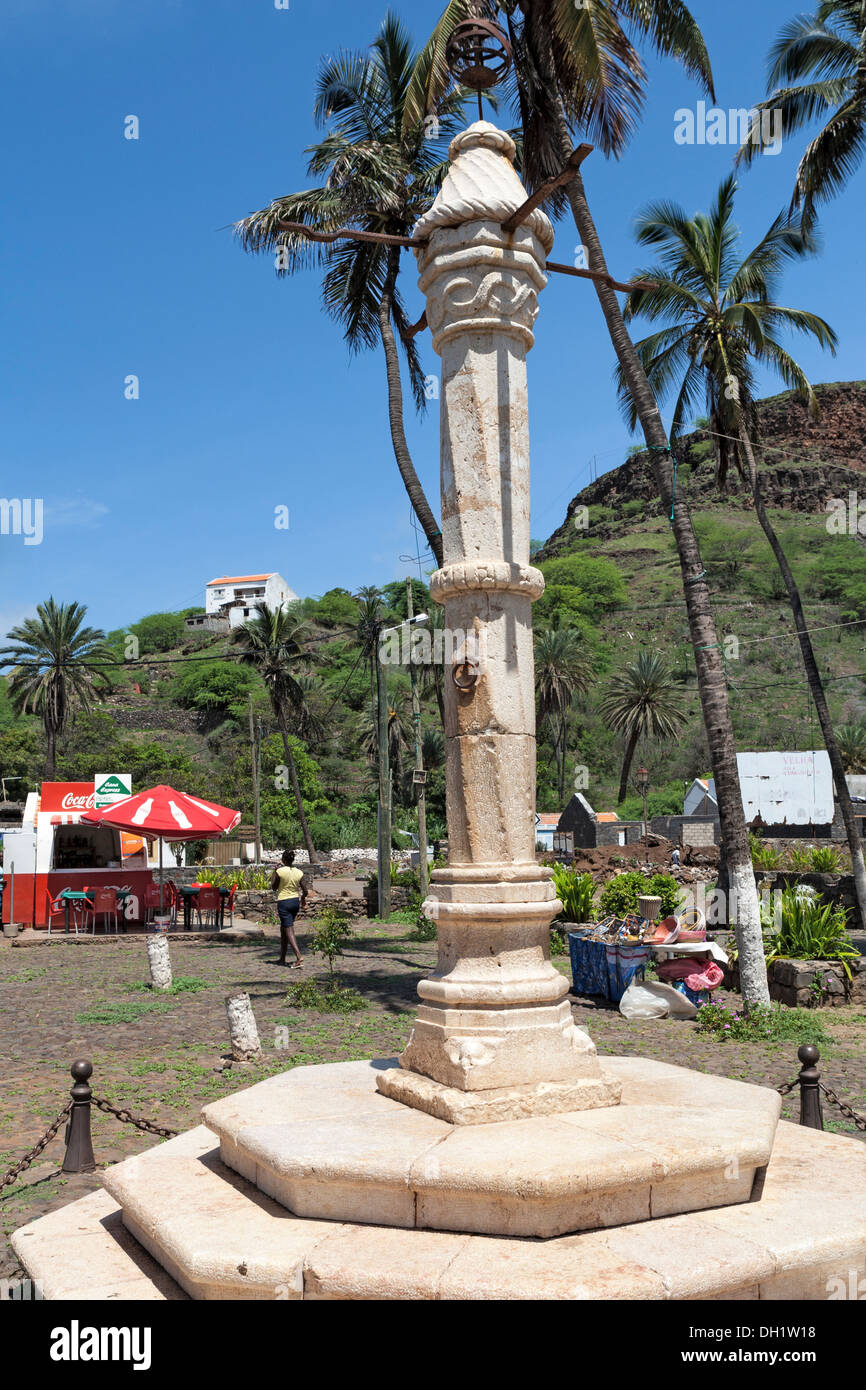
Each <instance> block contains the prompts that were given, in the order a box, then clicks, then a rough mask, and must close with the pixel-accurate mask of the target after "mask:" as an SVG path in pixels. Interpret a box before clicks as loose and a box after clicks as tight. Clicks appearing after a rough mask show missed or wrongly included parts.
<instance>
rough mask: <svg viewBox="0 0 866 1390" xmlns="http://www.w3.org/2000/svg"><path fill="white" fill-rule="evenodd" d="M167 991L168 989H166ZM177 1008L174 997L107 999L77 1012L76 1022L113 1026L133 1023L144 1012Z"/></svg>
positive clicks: (161, 1011)
mask: <svg viewBox="0 0 866 1390" xmlns="http://www.w3.org/2000/svg"><path fill="white" fill-rule="evenodd" d="M166 992H167V991H166ZM174 1008H176V1005H175V1002H174V1000H173V999H166V998H163V997H162V996H158V995H155V994H154V995H150V996H149V997H147V998H144V999H122V1000H117V1001H116V1002H114V1003H111V1002H109V1001H108V1000H106V1001H105V1002H103V1003H101V1004H94V1005H93V1007H92V1008H90V1009H85V1011H84V1013H80V1014H76V1015H75V1021H76V1023H102V1024H105V1025H108V1026H111V1025H112V1024H115V1023H133V1022H134V1021H135V1020H136V1019H137V1018H141V1017H142V1015H143V1014H167V1013H170V1012H171V1010H172V1009H174Z"/></svg>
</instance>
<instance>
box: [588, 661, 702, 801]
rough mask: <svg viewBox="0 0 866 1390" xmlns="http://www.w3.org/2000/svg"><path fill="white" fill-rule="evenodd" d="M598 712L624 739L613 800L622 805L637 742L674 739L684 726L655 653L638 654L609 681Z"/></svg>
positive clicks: (672, 684)
mask: <svg viewBox="0 0 866 1390" xmlns="http://www.w3.org/2000/svg"><path fill="white" fill-rule="evenodd" d="M598 708H599V712H600V714H601V717H602V719H603V720H604V722H605V724H607V726H608V728H609V729H613V731H614V733H617V734H622V735H623V737H624V739H625V754H624V756H623V760H622V773H621V775H620V779H619V796H618V797H617V801H624V800H625V797H626V793H627V792H628V775H629V772H630V771H631V764H632V758H633V757H634V750H635V748H636V747H637V742H638V739H640V738H659V739H661V738H665V739H673V738H676V737H677V734H678V733H679V732H680V729H681V728H682V727H683V724H684V723H685V718H686V716H685V712H684V710H683V707H682V704H681V702H680V699H679V694H678V691H677V682H676V680H675V678H674V676H673V673H672V672H671V670H670V668H669V666H668V665H667V664H666V662H665V661H664V658H663V657H661V656H660V655H659V653H658V652H638V654H637V656H636V657H635V659H634V661H630V662H629V663H628V665H627V666H625V667H624V668H623V669H622V671H618V672H617V674H616V675H615V676H612V677H611V679H610V681H609V683H608V687H607V690H606V691H605V692H604V694H603V695H602V697H601V700H600V701H599V706H598Z"/></svg>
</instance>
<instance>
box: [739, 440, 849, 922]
mask: <svg viewBox="0 0 866 1390" xmlns="http://www.w3.org/2000/svg"><path fill="white" fill-rule="evenodd" d="M739 434H740V440H741V442H742V445H743V453H744V454H745V458H746V465H747V467H748V470H749V483H750V485H751V489H752V497H753V498H754V502H755V515H756V516H757V518H758V521H759V523H760V526H761V530H762V531H763V532H764V535H765V536H766V537H767V540H768V541H769V543H770V549H771V550H772V552H773V555H774V556H775V558H776V564H777V565H778V566H779V572H780V573H781V575H782V578H783V579H784V581H785V588H786V589H787V591H788V602H789V603H790V605H791V612H792V613H793V615H794V624H795V626H796V629H797V640H798V641H799V643H800V651H801V653H802V655H803V665H804V667H805V669H806V680H807V681H808V683H809V691H810V693H811V696H812V699H813V700H814V702H815V709H816V710H817V713H818V722H819V724H820V725H821V733H822V735H823V737H824V746H825V748H826V749H827V754H828V756H829V759H830V767H831V769H832V772H833V785H834V787H835V789H836V800H837V802H838V803H839V810H840V811H841V813H842V820H843V822H844V825H845V834H846V835H847V837H848V847H849V849H850V851H851V870H852V873H853V876H854V891H855V894H856V897H857V908H858V912H859V915H860V926H861V927H866V865H864V862H863V843H862V841H861V839H860V833H859V831H858V829H857V822H856V819H855V817H854V807H853V805H852V804H851V794H850V792H849V791H848V783H847V782H846V780H845V764H844V762H843V761H842V754H841V753H840V751H839V745H838V743H837V742H836V734H835V731H834V729H833V721H832V719H831V718H830V710H829V708H828V706H827V696H826V694H825V692H824V683H823V681H822V680H821V673H820V671H819V669H818V663H817V661H816V660H815V652H814V650H813V648H812V640H811V638H810V636H809V630H808V626H807V624H806V615H805V613H804V612H803V604H802V600H801V598H800V590H799V588H798V586H797V581H796V579H795V578H794V574H793V572H792V570H791V566H790V565H789V564H788V557H787V555H786V554H785V552H784V550H783V548H782V544H781V542H780V540H779V537H778V536H777V535H776V531H775V527H774V526H773V523H772V521H771V520H770V517H769V515H768V514H767V509H766V506H765V505H764V498H763V493H762V489H761V480H760V477H759V474H758V469H757V465H756V462H755V453H754V449H753V447H752V441H751V439H750V438H749V434H748V431H747V429H746V427H745V424H744V423H743V421H742V420H741V421H740V427H739Z"/></svg>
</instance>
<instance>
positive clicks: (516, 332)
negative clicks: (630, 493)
mask: <svg viewBox="0 0 866 1390" xmlns="http://www.w3.org/2000/svg"><path fill="white" fill-rule="evenodd" d="M514 153H515V147H514V143H513V141H512V140H511V139H510V137H509V136H508V135H506V134H505V132H504V131H501V130H497V129H496V127H495V126H492V125H490V124H488V123H487V122H486V121H479V122H477V123H476V124H475V125H473V126H471V127H470V128H469V129H468V130H466V131H463V132H462V133H461V134H460V135H458V136H457V137H456V138H455V139H454V140H453V141H452V143H451V148H450V156H451V168H450V171H449V173H448V176H447V178H446V180H445V182H444V184H443V186H442V189H441V191H440V193H439V195H438V197H437V198H436V201H435V202H434V204H433V206H432V207H431V208H430V210H429V212H427V213H426V214H425V215H424V217H422V218H421V221H420V222H419V223H418V226H417V227H416V229H415V235H416V236H417V237H427V238H429V240H428V244H427V245H426V246H425V247H424V248H423V249H422V250H420V251H419V252H418V253H417V254H418V262H419V267H420V271H421V276H420V281H419V283H420V286H421V289H422V290H423V291H424V293H425V295H426V297H427V321H428V323H429V325H430V329H431V332H432V335H433V346H434V348H435V349H436V351H437V352H438V353H439V354H440V356H441V359H442V387H441V402H442V405H441V430H442V440H441V456H442V528H443V550H444V557H445V563H444V565H443V567H442V569H440V570H437V571H436V573H435V574H434V575H433V578H432V581H431V592H432V595H433V598H434V599H435V600H436V602H438V603H442V604H444V607H445V626H446V629H447V630H448V631H449V632H450V633H451V634H452V636H453V637H454V642H455V651H454V663H453V667H452V669H451V670H446V672H445V724H446V730H445V732H446V748H447V753H446V780H447V804H448V842H449V849H450V855H449V867H448V868H447V869H438V870H436V871H435V872H434V874H433V876H432V885H431V895H430V898H429V899H428V900H427V903H426V906H425V911H426V912H427V913H428V915H429V916H430V917H432V918H434V919H435V921H436V923H437V926H438V936H439V959H438V963H437V967H436V970H435V971H434V972H433V974H432V975H431V976H430V977H429V978H428V979H426V980H423V981H422V982H421V984H420V985H419V987H418V993H419V995H420V998H421V1005H420V1008H419V1010H418V1018H417V1022H416V1024H415V1028H414V1030H413V1032H412V1036H411V1038H410V1039H409V1043H408V1045H407V1047H406V1049H405V1051H404V1052H403V1055H402V1056H401V1058H400V1063H401V1070H399V1071H398V1070H397V1069H396V1068H395V1069H392V1070H389V1071H385V1072H383V1073H382V1074H381V1075H380V1077H379V1079H378V1086H379V1090H380V1091H383V1092H384V1093H385V1094H386V1095H388V1096H392V1097H393V1098H395V1099H398V1100H402V1101H404V1102H405V1103H407V1104H409V1105H413V1106H416V1107H418V1108H420V1109H423V1110H426V1111H429V1112H430V1113H431V1114H434V1115H436V1116H438V1117H439V1118H441V1119H445V1120H449V1121H451V1122H452V1123H457V1124H461V1123H462V1124H470V1123H471V1124H479V1123H485V1122H487V1121H494V1120H505V1119H516V1118H520V1117H522V1116H529V1115H538V1114H545V1113H552V1112H556V1111H568V1110H582V1109H587V1108H591V1107H597V1106H606V1105H613V1104H616V1103H617V1102H618V1101H619V1098H620V1086H619V1083H618V1082H616V1081H614V1080H613V1078H610V1077H606V1076H604V1075H603V1074H602V1072H601V1069H600V1067H599V1064H598V1060H597V1057H596V1052H595V1047H594V1046H593V1044H592V1042H591V1040H590V1038H589V1037H588V1036H587V1034H586V1033H584V1032H582V1031H581V1030H580V1029H578V1028H576V1027H575V1026H574V1024H573V1023H572V1018H571V1008H570V1005H569V1003H568V1001H567V999H566V998H565V995H566V994H567V993H568V983H567V981H566V980H565V979H564V978H563V976H562V975H560V973H559V972H558V971H557V970H556V969H555V968H554V966H553V965H551V963H550V959H549V954H550V952H549V942H550V931H549V928H550V923H551V922H552V920H553V918H554V917H555V916H556V914H557V912H558V911H559V903H558V902H557V900H556V896H555V891H554V888H553V884H552V882H551V878H552V875H551V873H550V870H549V869H547V868H545V867H542V866H540V865H537V864H536V862H535V688H534V663H533V650H532V603H533V600H535V599H537V598H538V597H539V596H540V594H541V593H542V591H543V589H544V580H543V578H542V576H541V574H540V573H539V571H538V570H536V569H533V568H532V567H531V566H530V564H529V420H528V406H527V387H526V353H527V351H528V350H529V348H531V347H532V344H533V341H534V339H533V334H532V325H533V323H534V321H535V318H536V315H537V313H538V292H539V290H541V289H543V288H544V286H545V284H546V283H547V279H546V276H545V273H544V266H545V261H546V255H547V252H548V251H549V250H550V248H551V246H552V245H553V230H552V228H551V225H550V222H549V220H548V218H547V217H546V216H545V215H544V213H543V212H541V211H540V210H536V211H534V212H532V213H531V214H530V216H529V217H528V218H527V219H526V221H525V222H523V223H522V224H521V225H520V226H519V227H518V228H517V230H516V231H515V232H513V233H510V234H509V233H506V232H503V230H502V227H501V225H500V224H501V223H502V222H503V221H504V220H506V219H507V218H508V217H509V216H510V215H511V213H513V212H514V211H515V210H516V208H518V207H519V206H520V205H521V204H522V203H523V202H524V201H525V200H526V193H525V190H524V188H523V186H522V184H521V182H520V180H519V179H518V177H517V175H516V173H515V172H514V168H513V165H512V163H511V160H512V158H513V156H514Z"/></svg>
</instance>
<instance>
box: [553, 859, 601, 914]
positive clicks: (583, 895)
mask: <svg viewBox="0 0 866 1390" xmlns="http://www.w3.org/2000/svg"><path fill="white" fill-rule="evenodd" d="M552 869H553V884H554V887H555V888H556V896H557V897H558V899H559V901H560V902H561V903H562V911H561V912H560V914H559V917H558V918H557V921H564V922H591V921H592V908H593V902H594V899H595V884H594V883H593V881H592V874H581V873H578V872H577V870H576V869H575V868H574V867H573V866H572V865H571V864H559V863H557V864H554V865H552Z"/></svg>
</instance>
